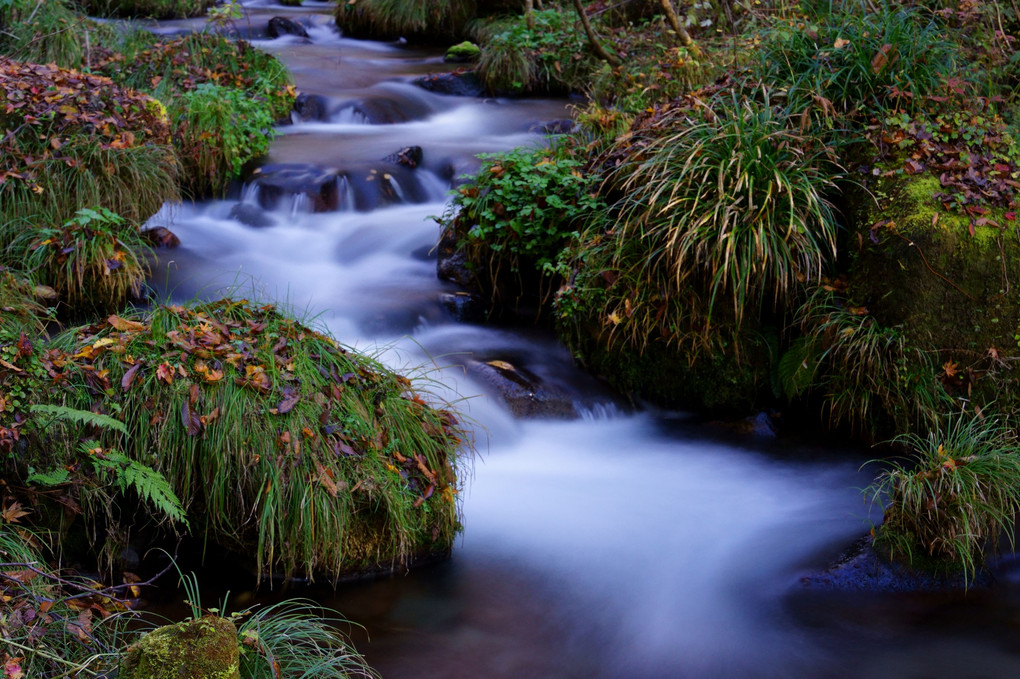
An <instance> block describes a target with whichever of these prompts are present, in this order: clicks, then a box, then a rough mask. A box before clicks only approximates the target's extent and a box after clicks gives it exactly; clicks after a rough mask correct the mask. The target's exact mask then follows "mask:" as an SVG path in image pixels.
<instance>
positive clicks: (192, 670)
mask: <svg viewBox="0 0 1020 679" xmlns="http://www.w3.org/2000/svg"><path fill="white" fill-rule="evenodd" d="M239 663H240V653H239V650H238V643H237V628H236V627H234V623H232V622H230V621H229V620H226V619H225V618H221V617H218V616H214V615H206V616H203V617H201V618H199V619H198V620H190V621H186V622H182V623H178V624H176V625H167V626H165V627H159V628H157V629H154V630H153V631H151V632H149V633H148V634H146V635H145V636H143V637H142V638H141V639H140V640H139V641H138V642H137V643H135V644H132V645H131V646H130V647H129V648H128V650H127V653H126V654H125V656H124V661H123V663H122V664H121V667H120V674H119V675H118V676H120V677H121V679H240V677H241V673H240V671H239Z"/></svg>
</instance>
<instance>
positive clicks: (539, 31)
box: [475, 9, 596, 93]
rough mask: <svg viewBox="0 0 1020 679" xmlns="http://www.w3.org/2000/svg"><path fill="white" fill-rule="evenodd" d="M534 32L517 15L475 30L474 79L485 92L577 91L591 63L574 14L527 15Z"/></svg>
mask: <svg viewBox="0 0 1020 679" xmlns="http://www.w3.org/2000/svg"><path fill="white" fill-rule="evenodd" d="M532 17H533V18H534V21H535V28H534V30H532V29H530V28H528V26H527V24H526V23H525V21H524V18H523V17H520V16H517V17H513V18H508V19H502V20H499V21H496V22H492V23H488V24H484V25H481V26H479V27H477V28H476V30H475V32H476V34H477V38H478V39H479V40H480V41H481V42H482V43H483V47H482V54H481V58H480V59H479V61H478V74H479V76H480V77H481V79H482V83H484V84H485V87H486V89H488V90H489V91H490V92H517V93H521V92H549V91H559V92H565V91H580V90H582V89H583V88H584V87H585V86H586V81H587V79H588V76H589V75H590V74H591V72H592V70H593V69H594V68H595V65H596V60H595V58H594V57H593V56H592V55H591V54H590V53H589V51H588V46H587V42H586V41H585V38H584V32H583V31H581V30H580V29H579V28H578V27H576V26H575V25H574V18H575V17H574V15H573V14H572V13H571V12H567V11H564V10H559V9H547V10H541V11H535V12H533V13H532Z"/></svg>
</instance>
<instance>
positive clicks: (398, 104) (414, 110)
mask: <svg viewBox="0 0 1020 679" xmlns="http://www.w3.org/2000/svg"><path fill="white" fill-rule="evenodd" d="M344 114H347V115H351V116H352V117H355V118H359V119H361V120H363V121H364V122H366V123H368V124H369V125H392V124H394V123H406V122H408V121H411V120H421V119H423V118H425V117H426V116H428V114H429V109H428V108H427V107H426V106H425V105H424V104H421V103H417V102H414V101H411V100H401V101H396V100H394V99H389V98H387V97H371V98H368V99H358V100H356V101H352V102H349V103H347V104H344V105H343V106H341V107H340V108H339V109H338V110H337V111H336V113H335V114H334V116H335V117H338V118H341V117H343V116H344Z"/></svg>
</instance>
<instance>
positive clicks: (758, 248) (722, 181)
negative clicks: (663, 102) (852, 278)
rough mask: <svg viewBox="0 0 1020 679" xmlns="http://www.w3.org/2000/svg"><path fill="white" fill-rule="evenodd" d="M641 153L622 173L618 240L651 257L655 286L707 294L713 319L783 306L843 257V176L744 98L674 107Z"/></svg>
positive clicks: (770, 113) (779, 118) (791, 129)
mask: <svg viewBox="0 0 1020 679" xmlns="http://www.w3.org/2000/svg"><path fill="white" fill-rule="evenodd" d="M660 130H661V131H660ZM646 134H648V137H649V138H648V140H647V143H645V144H643V145H640V146H639V148H640V153H632V152H631V150H630V147H631V145H632V144H633V140H632V139H630V138H629V136H625V137H622V138H621V139H620V141H619V144H620V146H621V147H622V149H621V150H622V151H623V152H624V153H626V154H628V155H629V156H630V159H629V160H628V161H627V162H625V164H623V165H622V166H621V168H620V169H619V170H617V171H616V172H615V176H616V177H617V179H616V181H617V182H618V183H619V185H620V186H621V191H622V193H623V199H622V201H621V207H622V212H621V217H620V220H619V226H618V228H617V230H616V235H615V236H614V237H615V239H616V240H617V242H619V243H621V244H622V243H629V242H630V241H638V242H640V243H641V244H642V247H643V248H644V250H645V252H647V253H649V254H648V257H647V258H646V260H645V262H644V267H645V268H646V270H647V277H648V278H649V279H655V278H656V277H657V276H658V275H659V274H658V272H659V271H662V272H666V273H667V274H668V275H667V276H665V278H667V279H671V280H672V281H673V282H672V283H671V286H672V287H673V288H674V289H676V290H681V289H683V288H684V287H685V286H687V285H688V284H693V285H695V287H697V288H698V289H701V290H704V291H705V293H706V303H707V314H708V317H709V318H711V317H712V316H713V314H714V313H715V312H716V311H717V309H718V307H719V305H720V304H727V305H730V306H731V307H732V309H733V315H734V318H735V320H736V321H737V322H738V323H739V322H740V321H741V320H742V319H743V317H744V315H745V311H747V310H748V309H754V308H756V307H757V306H758V305H759V304H762V303H764V302H771V304H772V306H781V305H782V304H784V303H785V302H786V301H787V299H788V298H790V297H791V296H792V295H794V294H795V293H796V291H797V290H799V288H800V282H801V281H804V280H812V279H818V278H819V276H820V275H821V273H822V270H823V267H824V266H825V264H826V262H827V261H828V260H829V259H830V258H831V257H832V256H833V255H834V254H835V238H836V223H835V219H834V216H833V212H832V208H831V206H830V204H829V202H828V200H827V199H826V197H825V194H826V192H827V191H829V190H831V188H832V186H833V185H832V180H833V178H834V177H835V176H836V173H837V172H838V168H837V167H836V166H835V165H834V164H833V163H832V162H831V160H830V157H829V154H828V150H827V149H825V148H823V147H821V146H820V145H819V144H818V143H817V141H816V140H813V139H812V138H810V137H806V136H804V135H802V134H800V132H799V131H798V128H797V126H796V122H795V121H793V120H791V119H789V118H788V117H787V116H786V115H785V114H784V113H783V112H781V111H778V110H777V109H775V108H774V107H772V106H771V105H770V103H769V102H768V101H767V100H766V101H765V102H764V104H762V103H761V102H755V101H751V100H747V99H739V98H737V97H736V96H734V97H733V99H732V100H730V101H729V102H727V104H726V105H723V106H719V105H717V106H715V107H714V108H713V109H712V110H709V111H708V112H707V113H705V112H704V110H703V109H697V108H694V109H690V108H683V107H681V108H676V109H672V110H670V111H668V112H666V113H664V114H663V116H662V119H659V120H658V121H657V122H656V123H655V125H654V127H651V128H648V132H647V133H646Z"/></svg>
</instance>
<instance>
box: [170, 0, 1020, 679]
mask: <svg viewBox="0 0 1020 679" xmlns="http://www.w3.org/2000/svg"><path fill="white" fill-rule="evenodd" d="M330 9H331V5H328V4H325V3H306V5H305V7H303V8H284V7H280V6H274V5H267V4H251V5H248V6H247V16H246V19H244V20H242V23H245V24H246V25H247V26H248V27H250V28H251V29H252V30H253V31H254V32H255V33H254V35H256V36H257V35H258V33H259V31H261V30H262V29H263V28H264V26H265V24H266V22H267V21H268V19H269V18H270V17H272V16H278V15H284V16H289V17H291V18H294V19H296V20H298V21H300V22H301V23H302V24H304V25H305V26H306V27H307V29H308V33H309V38H308V39H301V38H297V37H293V36H286V37H282V38H278V39H276V40H268V39H258V38H256V39H255V41H254V42H255V44H256V45H258V46H259V47H261V48H263V49H266V50H267V51H270V52H272V53H274V54H276V55H278V56H279V57H280V58H281V59H282V60H283V61H284V62H285V63H286V64H287V65H288V67H289V68H290V69H291V70H292V72H293V74H294V77H295V80H296V84H297V87H298V90H299V91H300V92H302V93H305V94H308V95H315V97H316V99H315V100H316V102H317V107H318V109H317V110H318V113H317V114H316V116H315V117H314V118H313V119H309V120H296V121H295V122H294V123H293V124H291V125H287V126H283V127H281V128H280V136H279V137H278V138H277V140H276V141H275V142H274V144H273V148H272V150H271V152H270V156H269V158H268V159H267V160H266V165H265V166H264V168H263V169H264V172H263V173H262V174H261V176H262V177H263V178H265V177H267V176H270V177H271V175H272V170H273V169H274V168H276V171H277V172H278V175H277V176H284V177H289V176H292V175H294V174H302V176H307V175H308V174H312V175H315V174H316V172H319V173H321V174H325V175H329V176H331V177H338V178H339V179H337V180H336V185H335V186H334V185H333V184H332V183H328V182H327V183H328V186H327V187H326V189H324V191H325V193H323V192H322V191H320V192H319V193H315V194H314V195H312V194H308V193H307V192H301V191H297V192H290V193H288V191H287V190H286V189H284V190H283V191H282V193H281V192H280V191H279V190H277V191H276V193H274V194H273V195H272V196H270V194H269V193H268V192H269V190H270V188H272V186H271V185H272V181H269V180H264V179H263V180H260V181H261V183H260V182H259V181H255V182H252V183H250V184H249V185H246V186H245V187H244V188H243V189H242V190H240V191H239V192H238V194H237V195H235V196H233V197H232V198H230V199H227V200H221V201H209V202H203V203H199V204H185V205H183V206H171V207H167V208H165V209H164V210H163V211H162V212H161V213H160V214H158V215H156V216H155V217H154V218H153V220H152V221H151V225H164V226H168V227H169V228H170V229H171V230H173V231H174V232H175V233H176V234H177V235H178V236H179V237H180V239H181V241H182V245H181V246H180V247H179V248H178V249H175V250H172V251H167V252H164V254H163V255H162V259H161V262H160V264H159V267H158V269H157V270H156V272H155V273H154V275H153V279H152V285H153V286H154V287H156V288H157V289H159V290H160V291H161V292H162V294H165V295H168V296H171V297H173V298H175V299H177V300H187V299H191V298H194V297H196V296H199V297H214V296H217V295H219V294H221V293H222V292H223V291H224V290H228V289H233V290H236V291H237V292H235V294H241V295H245V296H255V297H258V298H262V299H273V300H277V301H280V302H281V303H283V304H285V305H286V306H289V307H290V308H291V309H293V310H296V311H297V313H298V314H299V316H304V317H306V318H311V317H314V318H316V319H317V320H319V321H321V322H322V323H324V324H325V325H327V326H328V327H329V328H330V330H331V331H332V332H333V333H334V335H335V336H336V337H337V338H338V339H339V340H340V341H341V342H343V343H345V344H348V345H351V346H354V347H356V348H358V349H360V350H367V351H372V352H377V353H379V355H380V356H381V357H382V359H383V360H384V361H385V362H386V363H388V364H389V365H391V366H392V367H394V368H397V369H401V370H408V369H410V370H412V371H414V369H416V367H417V366H423V365H424V366H426V367H427V369H428V377H429V378H430V379H431V380H433V382H432V384H433V385H434V386H433V387H432V390H433V391H434V392H435V393H437V394H439V395H440V396H442V397H444V398H449V399H457V407H458V408H459V409H461V410H463V411H466V412H467V414H468V416H469V418H470V420H471V422H472V423H473V427H474V432H475V439H476V448H477V453H476V455H475V457H474V459H473V460H472V461H470V462H467V463H466V465H465V479H464V489H463V491H462V499H463V514H464V518H463V523H464V531H463V533H462V535H461V537H460V538H458V540H457V542H456V544H455V547H454V552H453V556H452V558H451V559H450V560H449V561H448V562H446V563H443V564H439V565H436V566H431V567H427V568H424V569H421V570H416V571H414V572H410V573H406V574H398V575H396V576H393V577H389V578H385V579H381V580H377V581H373V582H367V583H353V584H346V585H342V586H341V587H340V588H339V589H337V590H335V591H334V590H333V589H332V588H326V587H291V588H289V589H286V588H285V589H282V590H281V589H279V588H278V589H276V590H274V591H263V592H259V593H258V597H259V600H263V601H267V602H268V601H272V600H274V599H278V598H280V597H284V596H311V597H313V598H315V599H316V600H318V601H320V602H322V603H323V604H325V605H328V606H332V607H335V608H337V609H338V610H340V611H341V612H342V613H343V614H344V615H345V616H347V617H348V618H350V619H351V620H352V621H354V622H357V623H359V624H360V625H362V626H363V629H354V630H353V631H352V634H353V635H354V637H355V640H356V642H357V645H358V648H359V650H361V651H362V652H363V653H365V655H366V656H367V658H368V660H369V662H370V663H371V664H372V665H373V666H374V667H375V668H377V669H378V670H379V671H380V672H381V673H382V675H383V676H384V677H386V678H388V679H411V678H415V677H422V678H426V679H455V678H465V679H467V678H471V679H502V678H507V679H509V678H510V677H535V678H538V679H556V678H578V679H580V678H582V677H584V678H587V679H594V678H603V677H604V678H607V679H608V678H621V679H630V678H634V679H639V678H641V679H643V678H649V679H651V678H662V679H665V678H680V677H691V678H697V679H701V678H709V677H713V678H714V677H718V678H726V677H730V678H734V677H748V678H768V677H804V678H814V677H819V678H821V677H833V678H837V677H848V678H849V677H875V678H876V679H878V678H882V679H886V678H888V679H908V678H915V677H916V678H917V679H922V678H924V679H929V678H941V677H945V678H946V679H949V678H952V679H963V678H999V677H1001V678H1003V679H1006V678H1009V679H1015V678H1016V677H1018V676H1020V573H1016V572H1014V573H1013V576H1012V577H1011V576H1010V572H1009V571H1008V569H1007V570H1006V571H1004V572H1003V574H1002V575H1001V577H1000V581H999V582H998V583H997V585H996V586H995V587H994V588H993V589H991V590H986V591H972V592H970V593H969V594H968V595H966V596H964V595H961V594H882V593H854V592H824V591H817V590H814V589H810V588H807V587H805V586H804V584H803V583H802V578H803V577H804V576H805V575H806V574H808V573H810V572H812V571H813V570H815V569H818V568H821V567H824V566H825V565H826V564H827V563H829V562H830V561H831V560H833V559H834V558H835V557H836V556H837V555H838V554H839V553H840V551H841V550H842V549H843V548H844V547H846V546H847V545H848V544H849V543H851V542H852V541H853V540H854V539H856V538H857V537H859V536H860V535H862V534H864V533H866V532H867V531H868V529H869V528H870V526H871V525H872V521H873V520H875V519H877V518H879V517H880V513H881V512H880V509H879V508H877V507H872V506H869V503H868V502H867V501H866V498H864V496H863V495H862V494H861V492H860V488H862V487H863V486H866V485H867V484H868V482H869V481H870V478H871V477H872V476H873V475H874V469H873V468H865V469H864V470H863V471H862V470H861V468H860V467H861V464H862V463H863V462H865V461H866V460H867V459H868V457H869V453H868V451H867V450H860V449H852V448H851V449H847V448H837V446H836V445H835V444H830V445H828V446H826V447H822V446H819V445H817V444H806V443H799V442H798V443H793V442H788V441H783V440H773V439H761V440H756V439H751V438H739V437H736V436H733V435H731V434H728V433H726V432H725V431H724V430H719V429H716V428H712V427H708V426H706V425H703V424H696V423H694V422H693V421H692V420H689V419H687V418H685V417H684V416H683V415H682V414H677V413H658V412H637V413H635V412H630V411H629V410H626V409H623V408H620V407H618V405H617V404H615V403H614V401H613V399H612V397H611V396H608V395H606V394H607V392H606V391H605V390H604V389H602V388H601V387H600V386H599V385H598V384H597V383H596V382H595V381H594V380H593V379H592V378H590V377H589V376H587V375H584V374H582V373H581V372H579V371H578V370H577V369H576V368H574V367H573V365H572V363H571V360H570V356H569V355H568V353H567V352H566V350H565V349H563V348H562V347H561V346H559V345H558V344H557V343H556V342H555V341H554V340H553V339H552V338H551V337H549V336H547V335H545V334H543V333H542V332H539V331H534V330H531V329H520V330H518V329H514V328H508V327H493V326H488V325H484V324H471V323H462V322H458V321H456V320H455V319H454V316H453V315H452V314H451V313H450V311H449V304H448V301H449V299H450V297H449V296H450V295H454V294H456V292H457V290H456V288H454V287H452V286H450V285H448V284H446V283H443V282H441V281H439V280H438V279H437V277H436V261H435V255H434V252H433V248H434V246H435V244H436V241H437V239H438V227H437V225H436V222H435V221H434V220H432V219H430V217H431V216H434V215H440V214H442V213H443V211H444V210H445V209H446V200H447V192H448V190H449V189H450V186H451V180H452V179H453V178H454V177H456V176H457V175H459V174H462V173H464V172H468V171H471V170H472V169H473V168H475V167H477V164H478V161H477V159H476V158H475V156H476V154H478V153H482V152H492V151H498V150H503V149H509V148H512V147H514V146H518V145H521V144H535V143H541V142H542V136H541V135H539V134H537V133H535V132H533V131H531V130H534V129H536V128H537V127H540V126H541V125H542V124H543V123H548V122H552V121H556V120H560V119H563V118H568V117H569V115H570V111H569V106H570V105H571V103H572V102H567V101H561V100H537V99H485V98H471V97H458V96H449V95H440V94H435V93H431V92H427V91H425V90H423V89H421V88H420V87H417V86H416V85H414V84H412V81H413V80H414V79H415V78H417V77H420V76H422V75H425V74H428V73H436V72H443V71H446V70H449V69H448V67H447V66H446V65H444V64H443V63H442V58H441V53H439V52H437V51H427V50H417V49H410V48H407V47H404V46H400V45H394V44H383V43H376V42H369V41H355V40H349V39H345V38H342V37H340V36H339V35H338V33H337V31H336V29H335V27H334V26H333V24H332V18H331V16H329V10H330ZM194 25H195V24H194V22H191V23H183V22H168V23H165V24H162V25H161V26H160V30H168V31H169V30H179V29H180V28H182V27H186V26H194ZM574 103H580V102H574ZM408 146H420V147H422V162H421V164H420V165H419V166H418V167H416V168H414V169H413V170H408V169H407V168H399V167H398V168H394V167H393V166H392V164H387V163H384V162H382V159H383V158H385V157H386V156H388V155H390V154H393V153H395V152H397V151H399V150H401V149H403V148H405V147H408ZM288 173H290V174H288ZM331 181H332V180H331ZM284 183H285V182H284ZM277 188H278V187H277ZM327 194H328V195H327ZM322 196H326V198H325V199H324V200H325V201H326V203H327V206H326V207H327V209H324V210H323V211H318V212H316V211H315V210H316V209H321V208H322V206H321V205H319V206H318V207H317V204H316V201H317V200H319V198H320V197H322ZM238 206H245V210H247V213H246V214H256V215H258V216H259V217H260V219H263V223H264V224H266V225H265V226H262V227H253V226H249V225H246V224H245V223H242V221H240V220H239V219H238V215H239V214H241V213H240V212H239V210H238ZM248 221H250V219H249V220H248ZM444 300H445V301H444ZM489 360H503V361H509V362H511V363H512V364H513V365H515V366H518V367H520V368H524V369H527V370H528V371H530V372H532V373H534V374H536V375H540V376H542V378H543V379H544V380H545V381H546V382H552V383H555V384H556V385H557V387H558V388H559V389H561V390H565V391H566V392H567V393H571V394H574V395H575V397H576V401H577V403H578V406H577V410H578V411H579V412H580V415H581V416H580V417H579V418H578V419H575V420H520V419H516V418H514V417H513V416H511V415H510V413H509V412H508V411H507V409H506V408H505V407H504V406H503V405H501V403H500V401H499V399H498V398H495V397H494V396H492V395H491V393H489V392H488V391H487V387H486V385H484V384H481V383H479V382H476V381H474V380H473V379H472V378H471V376H470V373H469V372H468V371H467V370H466V368H465V366H466V365H468V364H469V363H470V362H472V361H489ZM248 596H250V595H244V597H248ZM238 603H239V604H240V605H247V603H250V600H248V599H247V598H244V600H240V599H239V601H238Z"/></svg>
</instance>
